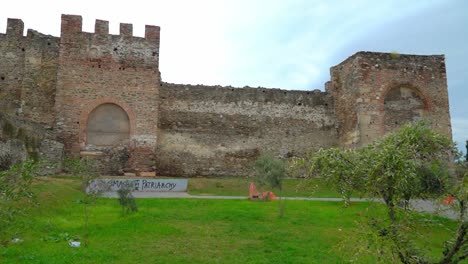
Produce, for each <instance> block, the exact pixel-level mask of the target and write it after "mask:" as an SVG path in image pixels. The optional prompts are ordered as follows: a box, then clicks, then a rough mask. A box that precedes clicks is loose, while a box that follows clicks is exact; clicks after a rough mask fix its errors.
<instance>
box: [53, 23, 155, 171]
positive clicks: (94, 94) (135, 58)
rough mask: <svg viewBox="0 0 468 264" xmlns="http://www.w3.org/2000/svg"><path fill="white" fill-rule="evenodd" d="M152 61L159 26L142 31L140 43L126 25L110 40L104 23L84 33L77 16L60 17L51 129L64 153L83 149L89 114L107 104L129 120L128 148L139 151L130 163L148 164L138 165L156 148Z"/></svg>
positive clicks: (110, 36)
mask: <svg viewBox="0 0 468 264" xmlns="http://www.w3.org/2000/svg"><path fill="white" fill-rule="evenodd" d="M158 58H159V27H156V26H146V34H145V38H140V37H134V36H133V35H132V25H131V24H120V35H110V34H109V24H108V22H107V21H103V20H96V27H95V33H87V32H82V18H81V16H72V15H62V28H61V42H60V57H59V65H60V66H59V70H58V80H57V83H58V85H57V87H58V88H57V92H56V112H57V113H60V114H59V116H58V117H57V122H56V128H57V132H58V134H59V138H60V139H61V140H63V142H64V143H65V146H66V149H67V150H68V151H71V152H73V153H78V152H79V151H80V150H82V149H83V148H85V145H86V142H87V140H86V122H87V119H88V115H89V114H90V113H91V112H92V110H93V109H94V108H96V107H98V106H99V105H101V104H104V103H113V104H116V105H119V106H120V107H122V108H123V109H124V110H125V111H126V112H127V114H128V115H129V119H130V123H131V128H130V139H131V145H132V146H133V147H134V149H136V150H141V151H137V152H135V153H136V154H135V155H134V162H135V163H138V162H140V158H141V159H142V160H141V162H146V163H148V164H149V163H150V162H149V161H148V160H146V161H143V160H144V159H145V158H146V157H148V153H147V152H149V153H151V152H152V150H153V149H154V148H155V146H156V134H157V133H156V132H157V122H158V111H157V110H158V88H159V86H160V73H159V68H158ZM142 152H144V153H145V154H142V155H141V156H138V153H142ZM140 165H142V164H140ZM135 166H139V165H138V164H137V165H135Z"/></svg>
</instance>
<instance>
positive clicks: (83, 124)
mask: <svg viewBox="0 0 468 264" xmlns="http://www.w3.org/2000/svg"><path fill="white" fill-rule="evenodd" d="M103 104H115V105H117V106H119V107H120V108H122V109H123V110H124V111H125V113H127V115H128V119H129V122H130V135H129V137H130V139H132V137H133V135H134V134H135V128H136V115H135V112H134V111H133V108H132V107H131V106H130V105H129V104H127V103H126V102H124V101H121V100H118V99H115V98H112V97H104V98H100V99H96V100H94V101H91V102H90V103H88V104H87V105H86V106H85V107H84V108H83V110H82V111H81V115H80V133H79V143H80V146H81V147H84V146H85V144H86V141H87V138H86V137H87V133H86V129H87V127H88V118H89V115H90V114H91V113H92V112H93V111H94V109H96V108H98V107H99V106H101V105H103Z"/></svg>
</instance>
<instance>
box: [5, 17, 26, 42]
mask: <svg viewBox="0 0 468 264" xmlns="http://www.w3.org/2000/svg"><path fill="white" fill-rule="evenodd" d="M23 31H24V23H23V20H21V19H16V18H8V20H7V29H6V35H7V36H8V37H15V38H19V37H22V36H23Z"/></svg>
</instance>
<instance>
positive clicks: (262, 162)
mask: <svg viewBox="0 0 468 264" xmlns="http://www.w3.org/2000/svg"><path fill="white" fill-rule="evenodd" d="M254 167H255V172H256V175H257V181H258V182H259V183H260V184H263V185H268V186H270V187H271V188H273V189H277V190H278V191H279V193H278V194H279V202H278V216H279V217H282V216H283V201H282V196H283V180H284V178H285V176H286V164H285V162H284V161H283V160H280V159H277V158H274V157H273V156H271V155H268V154H264V155H261V156H260V157H259V158H258V159H257V160H256V161H255V166H254Z"/></svg>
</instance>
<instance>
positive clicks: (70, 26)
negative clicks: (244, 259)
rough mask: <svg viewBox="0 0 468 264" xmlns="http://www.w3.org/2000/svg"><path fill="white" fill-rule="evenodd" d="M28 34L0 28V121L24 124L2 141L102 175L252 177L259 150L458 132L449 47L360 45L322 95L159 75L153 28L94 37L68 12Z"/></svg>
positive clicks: (104, 30) (293, 150)
mask: <svg viewBox="0 0 468 264" xmlns="http://www.w3.org/2000/svg"><path fill="white" fill-rule="evenodd" d="M23 31H24V25H23V22H22V21H21V20H19V19H8V23H7V30H6V34H0V111H1V112H0V114H4V115H3V116H1V115H0V121H1V123H0V125H2V126H3V125H4V124H6V123H8V122H10V123H11V122H12V124H13V125H14V126H15V127H16V130H15V132H14V133H12V134H11V135H9V136H8V137H5V135H4V134H1V133H0V139H2V140H3V143H4V147H3V148H5V149H6V148H11V147H12V146H13V147H14V146H20V145H21V144H19V145H18V144H17V142H13V143H11V142H8V144H9V145H5V144H6V143H5V142H6V140H10V141H11V140H17V139H21V138H23V139H26V138H27V140H26V141H24V140H23V141H24V142H25V144H24V149H21V148H18V151H17V152H18V153H20V152H21V151H26V152H28V153H29V152H30V153H35V152H38V151H39V152H40V153H44V155H45V156H47V155H49V156H50V157H52V158H53V159H59V158H58V157H61V154H60V153H61V144H62V143H63V144H65V149H66V151H67V152H68V153H69V154H76V155H78V154H80V155H82V156H83V155H88V156H92V157H95V158H96V159H97V160H98V161H99V164H98V166H97V167H98V168H99V170H100V171H101V172H103V173H110V174H115V173H121V172H123V171H124V169H128V170H127V171H138V170H139V171H143V172H145V171H149V170H150V171H152V170H154V169H157V170H158V171H159V174H161V175H176V176H196V175H207V176H245V175H249V173H250V168H251V165H252V162H253V161H254V160H255V159H256V158H257V157H258V156H259V155H260V154H261V153H267V152H268V153H271V154H273V155H280V156H285V157H288V156H301V155H304V154H305V153H306V152H307V151H309V150H313V149H317V148H320V147H323V148H328V147H333V146H339V147H360V146H364V145H366V144H368V143H370V142H372V141H373V140H375V139H378V138H380V137H382V136H384V135H385V134H387V133H390V132H392V131H395V130H396V129H397V128H399V127H400V126H401V125H403V124H404V123H406V122H412V121H416V120H421V119H426V120H428V121H429V122H431V124H432V126H433V128H434V129H435V130H437V131H439V132H441V133H443V134H445V135H447V136H449V137H450V136H451V127H450V114H449V105H448V94H447V80H446V70H445V61H444V57H443V56H442V55H434V56H419V55H401V54H396V53H395V54H390V53H374V52H358V53H356V54H354V55H352V56H351V57H349V58H348V59H346V60H345V61H343V62H342V63H340V64H338V65H337V66H335V67H332V68H331V70H330V72H331V80H330V81H329V82H327V83H326V87H325V90H326V92H321V91H319V90H315V91H286V90H280V89H265V88H250V87H245V88H233V87H220V86H203V85H197V86H193V85H182V84H168V83H161V77H160V72H159V65H158V63H159V62H158V60H159V33H160V29H159V27H156V26H146V32H145V37H144V38H140V37H134V36H133V32H132V31H133V30H132V25H131V24H123V23H122V24H120V34H119V35H110V34H109V23H108V22H107V21H103V20H96V24H95V32H94V33H88V32H83V31H82V18H81V17H80V16H73V15H63V16H62V27H61V36H60V38H58V37H54V36H50V35H44V34H42V33H39V32H36V31H34V30H28V33H27V35H26V36H23ZM2 117H3V121H2V119H1V118H2ZM7 117H8V118H7ZM7 119H9V120H12V121H8V122H6V121H4V120H7ZM6 128H8V127H6ZM2 129H3V127H2ZM5 131H8V129H6V130H5ZM21 131H22V132H21ZM28 140H29V141H30V140H33V141H37V140H38V141H40V142H39V143H37V142H33V143H34V144H33V145H34V150H31V149H28V148H29V146H28V145H30V144H29V143H31V142H29V143H28ZM10 143H11V144H10ZM26 143H27V144H26ZM36 143H37V144H36ZM0 147H1V146H0ZM20 147H22V146H20ZM20 156H21V155H20Z"/></svg>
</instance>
